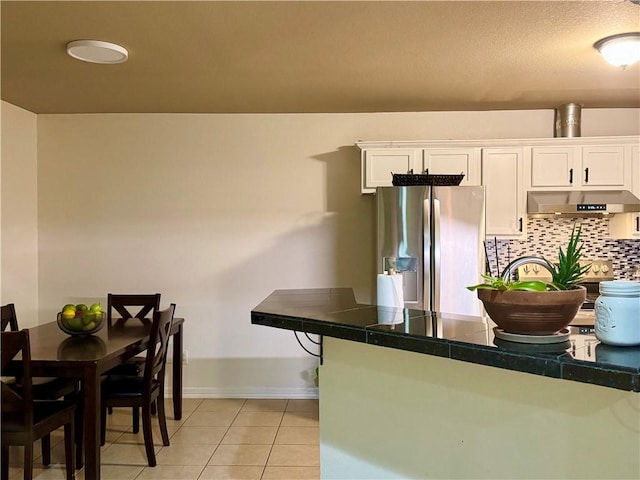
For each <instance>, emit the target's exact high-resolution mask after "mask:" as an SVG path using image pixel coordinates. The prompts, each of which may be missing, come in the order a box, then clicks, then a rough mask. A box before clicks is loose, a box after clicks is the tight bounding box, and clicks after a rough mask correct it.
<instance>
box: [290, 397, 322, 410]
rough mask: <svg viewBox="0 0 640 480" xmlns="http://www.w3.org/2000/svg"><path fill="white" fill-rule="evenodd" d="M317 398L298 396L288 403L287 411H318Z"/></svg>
mask: <svg viewBox="0 0 640 480" xmlns="http://www.w3.org/2000/svg"><path fill="white" fill-rule="evenodd" d="M317 411H318V399H317V398H296V399H291V400H289V402H288V403H287V412H317Z"/></svg>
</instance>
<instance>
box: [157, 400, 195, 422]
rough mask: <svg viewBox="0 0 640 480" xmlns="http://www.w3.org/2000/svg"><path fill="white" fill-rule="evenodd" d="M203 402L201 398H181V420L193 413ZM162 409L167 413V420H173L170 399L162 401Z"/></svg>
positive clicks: (171, 401)
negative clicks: (169, 418)
mask: <svg viewBox="0 0 640 480" xmlns="http://www.w3.org/2000/svg"><path fill="white" fill-rule="evenodd" d="M202 402H203V399H202V398H183V399H182V418H184V417H185V416H187V415H188V414H190V413H191V412H193V411H194V410H195V409H196V408H198V407H199V406H200V405H201V404H202ZM164 405H165V406H164V409H165V411H166V412H167V418H168V417H171V418H173V400H172V399H171V398H165V399H164Z"/></svg>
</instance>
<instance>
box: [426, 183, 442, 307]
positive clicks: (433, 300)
mask: <svg viewBox="0 0 640 480" xmlns="http://www.w3.org/2000/svg"><path fill="white" fill-rule="evenodd" d="M431 212H432V216H431V218H432V220H433V221H432V223H431V258H432V261H433V263H432V268H431V278H430V279H429V283H430V284H431V285H432V286H433V288H431V289H429V290H430V293H429V297H430V298H429V305H430V308H429V309H430V310H431V311H432V312H439V311H440V270H441V258H440V249H441V248H442V245H441V241H440V240H441V239H440V200H438V199H437V198H435V196H434V195H433V193H432V196H431Z"/></svg>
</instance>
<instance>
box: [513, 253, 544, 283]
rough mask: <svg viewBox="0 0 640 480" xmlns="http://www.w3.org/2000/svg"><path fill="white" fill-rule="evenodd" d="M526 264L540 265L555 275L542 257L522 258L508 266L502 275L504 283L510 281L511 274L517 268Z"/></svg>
mask: <svg viewBox="0 0 640 480" xmlns="http://www.w3.org/2000/svg"><path fill="white" fill-rule="evenodd" d="M525 263H535V264H537V265H540V266H542V267H544V268H546V269H547V270H549V272H551V273H553V272H552V271H551V269H550V268H549V264H548V263H547V261H546V260H545V259H544V258H542V257H534V256H530V257H520V258H516V259H515V260H514V261H513V262H511V263H510V264H509V265H507V267H506V268H505V269H504V270H503V271H502V275H501V277H502V280H504V281H507V280H509V279H510V278H511V274H512V273H513V271H514V270H515V269H516V268H518V267H519V266H520V265H524V264H525Z"/></svg>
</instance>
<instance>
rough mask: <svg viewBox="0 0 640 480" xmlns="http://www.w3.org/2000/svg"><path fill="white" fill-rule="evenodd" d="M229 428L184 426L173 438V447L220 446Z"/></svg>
mask: <svg viewBox="0 0 640 480" xmlns="http://www.w3.org/2000/svg"><path fill="white" fill-rule="evenodd" d="M228 429H229V427H189V426H182V427H180V428H179V429H178V430H177V431H176V433H174V434H173V435H172V436H171V446H173V445H218V444H219V443H220V441H221V440H222V437H224V435H225V433H227V430H228Z"/></svg>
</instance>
